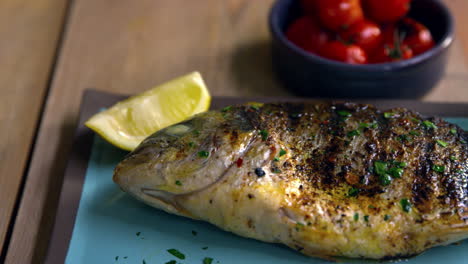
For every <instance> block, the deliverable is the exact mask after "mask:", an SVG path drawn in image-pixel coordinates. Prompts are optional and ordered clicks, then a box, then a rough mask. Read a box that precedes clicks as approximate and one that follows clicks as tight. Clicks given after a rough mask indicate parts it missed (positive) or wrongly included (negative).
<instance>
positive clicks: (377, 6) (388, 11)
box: [364, 0, 411, 23]
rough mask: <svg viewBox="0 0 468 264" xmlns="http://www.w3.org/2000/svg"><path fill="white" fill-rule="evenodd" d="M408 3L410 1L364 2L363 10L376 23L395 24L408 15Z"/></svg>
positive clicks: (370, 0)
mask: <svg viewBox="0 0 468 264" xmlns="http://www.w3.org/2000/svg"><path fill="white" fill-rule="evenodd" d="M410 2H411V0H364V9H365V10H366V14H367V15H368V16H369V17H370V18H372V19H373V20H375V21H377V22H380V23H389V22H396V21H398V20H399V19H400V18H402V17H403V16H405V15H406V14H407V13H408V11H409V9H410Z"/></svg>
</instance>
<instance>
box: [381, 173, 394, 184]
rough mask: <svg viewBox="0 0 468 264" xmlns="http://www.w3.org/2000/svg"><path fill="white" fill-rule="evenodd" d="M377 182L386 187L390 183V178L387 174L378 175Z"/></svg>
mask: <svg viewBox="0 0 468 264" xmlns="http://www.w3.org/2000/svg"><path fill="white" fill-rule="evenodd" d="M379 181H380V184H382V185H383V186H387V185H390V183H392V177H391V176H390V175H388V174H383V175H379Z"/></svg>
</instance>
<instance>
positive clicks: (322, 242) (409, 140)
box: [114, 103, 468, 259]
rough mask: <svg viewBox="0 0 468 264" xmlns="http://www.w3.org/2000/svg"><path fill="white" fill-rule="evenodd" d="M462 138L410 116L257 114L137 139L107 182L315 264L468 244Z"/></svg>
mask: <svg viewBox="0 0 468 264" xmlns="http://www.w3.org/2000/svg"><path fill="white" fill-rule="evenodd" d="M466 140H467V136H466V132H465V131H463V130H462V129H461V128H459V127H457V126H456V125H453V124H450V123H447V122H445V121H443V120H442V119H439V118H423V117H422V116H421V115H419V114H418V113H415V112H412V111H409V110H407V109H402V108H395V109H391V110H388V111H386V112H381V111H379V110H378V109H376V108H375V107H373V106H371V105H360V104H352V103H317V104H292V103H284V104H264V105H260V104H254V105H241V106H232V107H227V108H225V109H223V110H222V111H210V112H206V113H202V114H199V115H197V116H195V117H193V118H192V119H190V120H188V121H184V122H182V123H179V124H176V125H174V126H171V127H168V128H166V129H163V130H161V131H158V132H156V133H155V134H153V135H152V136H150V137H148V138H147V139H145V140H144V141H143V142H142V144H141V145H140V146H139V147H138V148H137V149H136V150H135V151H133V152H132V153H130V154H129V155H128V156H127V157H126V158H125V159H124V160H123V161H122V162H121V163H120V164H118V166H117V167H116V169H115V174H114V181H115V182H116V183H117V184H118V185H120V186H121V188H122V189H123V190H124V191H126V192H128V193H130V194H131V195H132V196H134V197H136V198H137V199H139V200H141V201H143V202H145V203H147V204H149V205H151V206H153V207H156V208H159V209H162V210H164V211H166V212H169V213H173V214H177V215H181V216H185V217H190V218H193V219H197V220H204V221H207V222H210V223H212V224H214V225H216V226H218V227H220V228H222V229H224V230H227V231H230V232H233V233H236V234H238V235H241V236H244V237H249V238H254V239H258V240H262V241H266V242H275V243H283V244H285V245H287V246H289V247H291V248H293V249H296V250H298V251H300V252H302V253H303V254H306V255H310V256H317V257H322V258H331V257H333V256H345V257H352V258H371V259H383V258H394V257H405V256H412V255H415V254H418V253H421V252H422V251H424V250H426V249H428V248H431V247H434V246H438V245H446V244H449V243H452V242H455V241H460V240H463V239H466V238H468V145H467V143H466Z"/></svg>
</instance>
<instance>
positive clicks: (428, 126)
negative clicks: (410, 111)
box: [422, 120, 437, 129]
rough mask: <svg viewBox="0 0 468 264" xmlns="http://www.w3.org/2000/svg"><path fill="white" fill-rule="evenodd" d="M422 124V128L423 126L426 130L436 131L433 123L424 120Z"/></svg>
mask: <svg viewBox="0 0 468 264" xmlns="http://www.w3.org/2000/svg"><path fill="white" fill-rule="evenodd" d="M422 124H423V126H425V127H426V128H427V129H430V128H432V129H437V126H436V125H434V123H432V122H431V121H427V120H424V121H423V122H422Z"/></svg>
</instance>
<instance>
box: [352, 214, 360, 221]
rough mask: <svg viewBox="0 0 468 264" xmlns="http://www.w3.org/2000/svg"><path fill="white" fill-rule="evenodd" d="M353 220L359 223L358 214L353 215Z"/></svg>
mask: <svg viewBox="0 0 468 264" xmlns="http://www.w3.org/2000/svg"><path fill="white" fill-rule="evenodd" d="M353 218H354V221H355V222H357V221H359V213H355V214H354V217H353Z"/></svg>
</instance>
